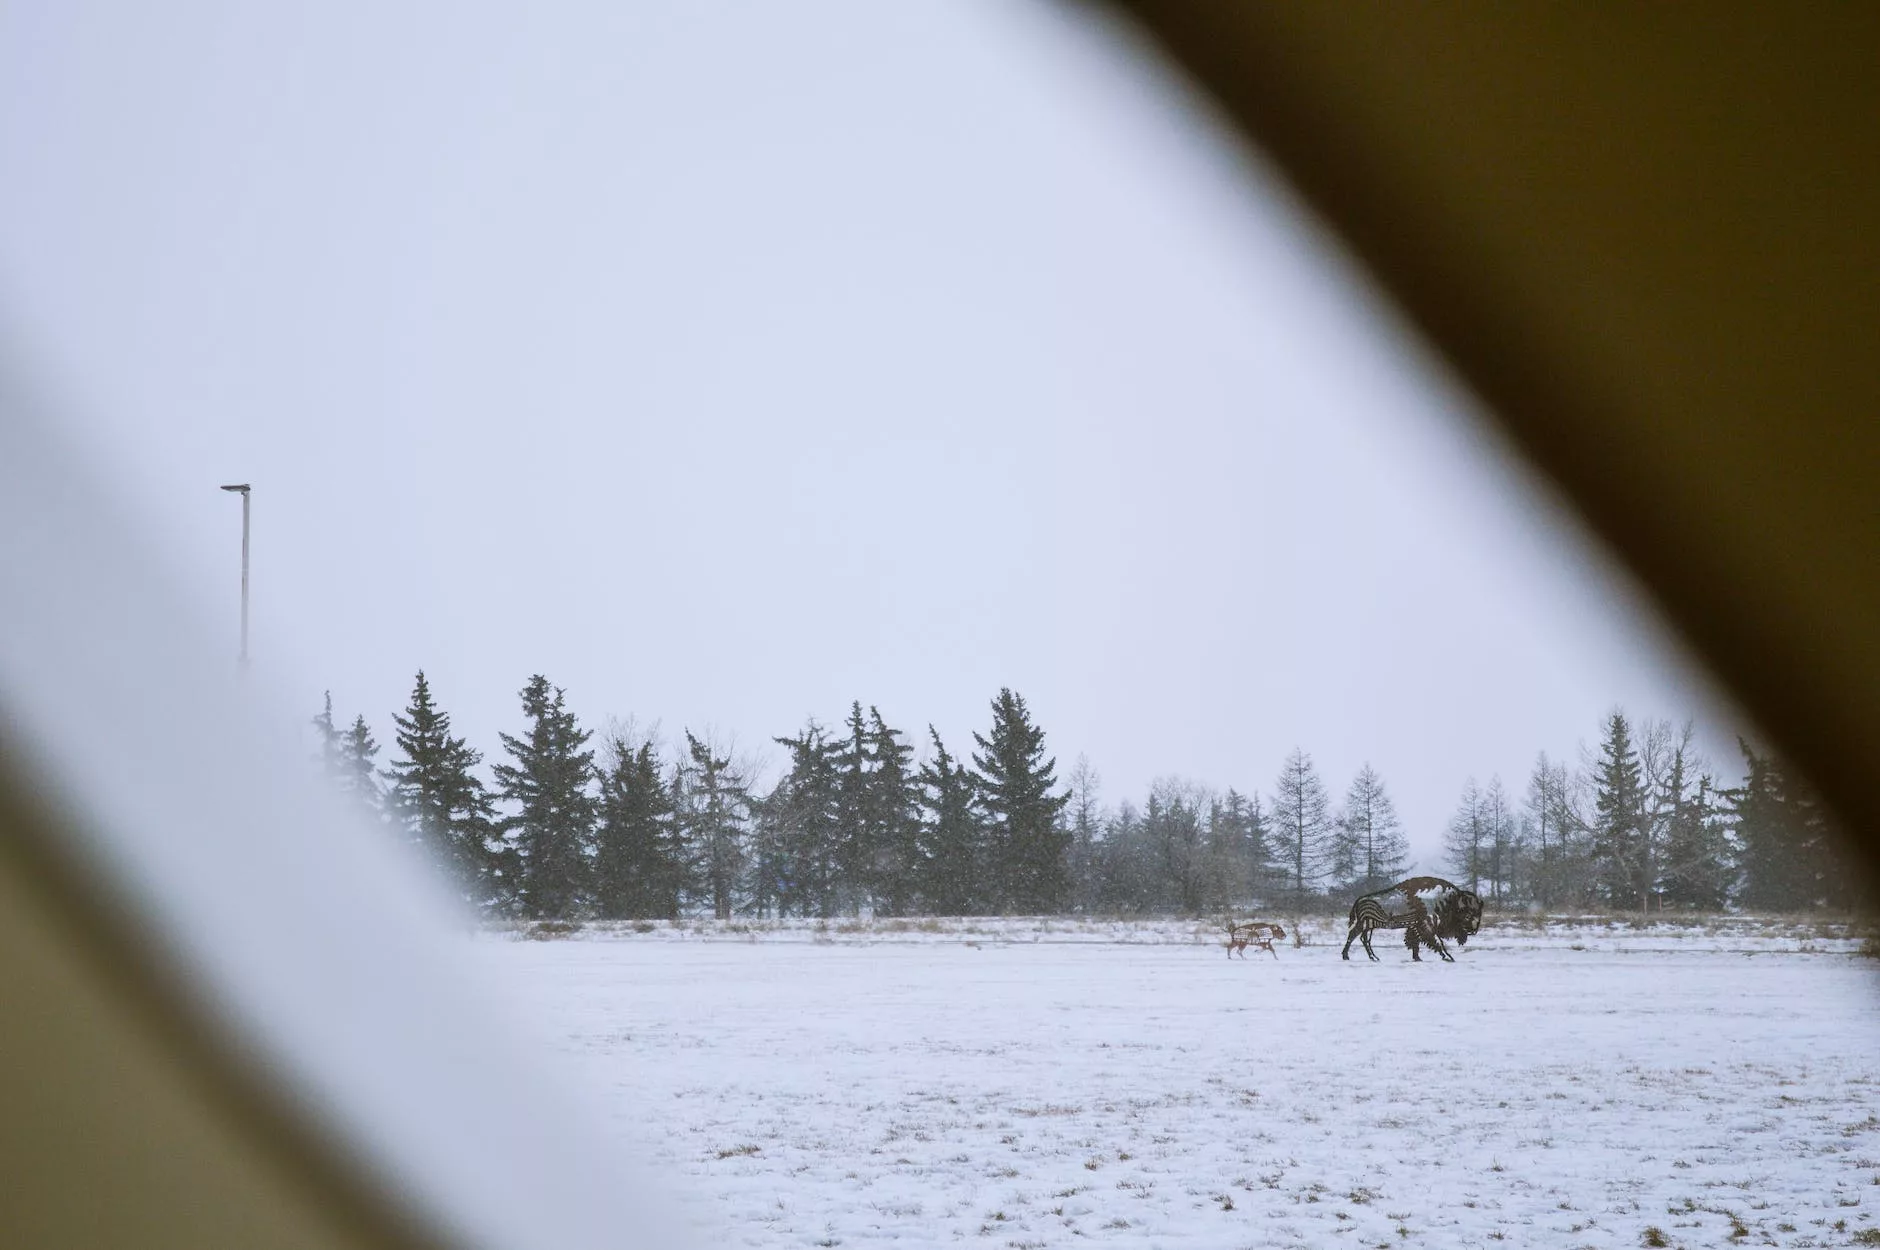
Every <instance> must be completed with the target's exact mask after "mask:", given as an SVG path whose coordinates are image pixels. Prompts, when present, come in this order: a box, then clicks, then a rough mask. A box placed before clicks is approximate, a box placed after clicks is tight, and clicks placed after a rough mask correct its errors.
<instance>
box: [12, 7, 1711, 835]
mask: <svg viewBox="0 0 1880 1250" xmlns="http://www.w3.org/2000/svg"><path fill="white" fill-rule="evenodd" d="M0 187H4V188H5V191H4V194H0V325H3V326H4V327H5V335H6V338H7V339H8V340H9V342H8V343H7V347H8V349H9V354H10V355H11V356H12V358H13V359H15V360H23V361H24V362H25V363H26V364H27V366H28V367H29V369H30V370H31V371H32V373H33V375H34V378H35V380H36V381H37V383H38V385H39V386H40V388H41V389H42V390H43V391H45V392H46V393H48V394H49V395H51V396H52V397H53V398H54V399H55V400H56V401H57V402H59V403H60V404H62V405H63V406H64V408H65V410H66V411H68V412H69V413H70V414H71V420H70V422H69V427H68V428H69V433H70V437H71V438H72V439H73V440H74V442H76V443H77V444H78V445H79V446H80V447H81V448H83V449H84V450H86V451H88V452H89V453H90V454H91V455H92V457H93V459H94V460H95V461H96V463H97V464H98V466H99V472H100V475H101V477H102V478H103V479H104V480H105V481H106V482H108V483H109V484H110V486H111V489H112V490H113V492H114V493H115V494H116V495H117V496H118V497H119V498H120V499H121V500H122V501H123V504H124V506H125V508H126V509H127V510H128V511H130V512H131V513H132V514H133V515H135V516H136V517H137V518H139V521H140V524H141V527H142V528H143V530H144V531H145V534H146V537H147V539H148V541H149V542H150V544H151V547H152V549H153V551H155V552H157V553H158V554H157V556H156V558H158V559H160V560H163V561H167V562H168V563H169V564H170V565H172V566H173V568H174V571H175V574H176V576H177V577H178V578H179V579H181V580H183V581H184V582H185V583H186V584H187V585H190V586H192V587H193V588H195V590H196V592H197V597H198V598H199V600H200V602H201V604H202V607H203V619H204V621H205V623H206V625H207V626H208V630H209V634H210V640H211V641H212V642H213V643H214V645H217V646H224V647H226V648H227V649H228V650H229V652H230V653H231V655H232V653H233V649H234V635H235V624H236V593H237V560H238V544H239V522H238V514H239V508H238V505H237V504H236V502H235V500H234V499H233V498H232V497H230V496H227V495H223V494H221V493H220V492H218V491H217V490H216V487H217V485H219V484H220V483H222V482H227V481H251V482H253V483H254V487H255V537H254V560H255V572H254V640H255V641H254V647H255V653H256V661H255V663H256V676H257V678H258V679H259V682H258V684H259V685H261V686H262V687H263V688H264V689H266V690H267V691H269V692H270V693H271V694H272V695H273V696H274V697H275V698H277V699H278V700H279V702H280V704H281V706H282V708H283V710H284V713H286V714H291V715H294V716H304V715H310V714H311V713H312V712H313V711H315V710H317V708H318V705H319V698H320V692H321V691H322V690H323V689H325V688H328V687H330V688H331V689H332V691H333V695H334V699H335V703H336V707H337V709H338V711H339V712H340V713H341V714H342V715H344V716H347V717H350V716H351V715H352V714H353V713H354V712H355V711H364V712H365V713H366V714H367V716H368V718H369V719H370V720H371V722H372V724H373V727H374V729H375V730H376V731H377V733H378V735H379V737H380V739H381V740H382V741H384V740H389V738H390V732H391V730H390V724H389V714H390V712H391V711H392V710H393V709H395V708H397V707H400V706H402V704H403V702H404V700H405V697H406V695H407V694H408V692H409V689H410V684H411V679H412V674H413V672H414V671H415V670H416V669H417V668H419V667H420V666H422V667H424V668H425V669H426V670H427V671H428V672H429V673H430V674H431V676H432V678H433V681H434V683H435V687H436V690H437V693H438V695H439V697H440V698H441V700H442V701H443V703H444V706H445V707H446V709H447V710H449V711H450V712H451V713H452V715H453V717H454V718H455V720H456V723H457V726H458V727H459V728H460V729H461V730H462V731H465V732H467V733H468V734H469V735H470V736H471V738H472V740H473V742H475V743H476V744H477V745H478V746H480V747H481V748H483V749H484V750H485V752H486V754H491V753H494V752H495V750H496V749H497V743H496V736H495V735H496V731H497V730H498V729H499V728H504V729H514V728H515V727H516V724H517V721H518V719H519V713H518V709H517V702H516V691H517V690H518V689H519V688H520V687H521V686H522V684H523V682H524V681H525V680H526V679H527V678H528V676H529V675H530V674H531V673H533V672H537V671H539V672H543V673H546V674H547V675H548V676H549V677H550V679H551V680H553V681H554V682H556V683H558V684H560V685H563V686H565V687H566V688H567V690H568V694H569V698H570V701H571V703H572V705H573V707H574V708H575V710H576V711H577V712H578V713H580V714H581V715H582V716H583V717H584V718H585V719H587V720H588V721H589V722H590V723H598V722H600V721H601V720H603V719H604V718H606V717H608V716H619V717H627V716H632V717H635V718H636V719H637V720H639V721H640V722H642V723H644V722H650V721H657V722H660V723H661V724H662V725H663V726H664V728H665V729H666V730H667V731H668V732H671V733H675V734H676V733H677V731H678V730H679V729H680V727H682V726H690V727H693V728H695V729H703V728H707V727H709V728H710V729H712V730H714V731H715V732H717V733H719V734H720V735H721V736H728V735H735V736H736V738H737V739H738V740H739V741H740V742H741V743H743V744H745V745H746V746H761V745H764V744H767V742H768V739H769V738H770V737H771V736H772V735H775V734H783V733H789V732H792V731H794V730H795V729H796V728H797V727H799V726H800V725H801V724H802V723H803V721H804V720H805V719H806V718H807V717H809V716H811V715H814V716H817V717H818V718H820V719H823V720H825V721H834V720H836V719H838V718H840V716H841V715H842V714H843V713H844V711H845V710H846V708H847V705H848V702H849V700H850V699H852V698H859V699H861V700H862V701H863V702H864V703H871V702H872V703H875V704H878V705H879V706H880V707H881V709H882V712H883V713H884V715H886V716H887V718H888V719H889V720H890V722H891V723H894V724H898V725H900V726H903V727H905V728H906V729H908V730H909V731H912V732H914V733H916V734H920V733H921V732H922V731H923V729H924V726H925V725H926V723H928V722H929V721H931V722H932V723H934V724H935V725H936V726H937V727H938V728H939V729H940V731H941V733H942V734H943V736H945V737H946V739H947V740H948V743H949V745H950V746H952V747H953V748H954V749H955V750H963V749H965V748H966V747H968V746H969V745H970V739H969V737H968V735H969V733H970V731H971V730H972V729H974V728H980V727H982V726H983V724H984V722H985V720H986V718H987V704H988V701H989V699H990V698H991V696H992V695H993V694H994V693H995V692H996V690H997V689H998V687H1000V686H1002V685H1010V686H1012V687H1014V688H1015V689H1017V690H1018V691H1019V692H1020V693H1022V694H1023V695H1025V697H1026V698H1027V699H1028V700H1029V702H1030V703H1031V705H1032V708H1033V710H1034V712H1035V713H1036V715H1037V717H1038V719H1039V720H1040V721H1041V723H1042V724H1043V725H1044V727H1045V729H1046V731H1047V734H1048V740H1049V743H1050V745H1051V747H1052V748H1053V749H1054V750H1055V751H1056V752H1057V754H1058V756H1059V759H1060V765H1061V768H1062V769H1064V770H1065V771H1068V767H1069V765H1070V763H1071V761H1072V760H1073V759H1074V758H1075V757H1076V756H1077V755H1079V754H1080V753H1082V754H1087V755H1088V756H1089V758H1090V760H1091V762H1092V764H1093V765H1094V766H1095V767H1096V768H1097V769H1098V771H1099V772H1100V773H1101V774H1102V775H1103V778H1104V782H1105V797H1106V799H1108V800H1110V801H1115V800H1117V799H1120V798H1123V797H1139V796H1140V794H1141V792H1142V791H1143V790H1144V789H1145V788H1146V786H1147V785H1148V783H1149V781H1150V780H1151V779H1152V778H1154V777H1156V776H1160V775H1163V774H1180V775H1183V776H1186V777H1190V778H1192V779H1194V780H1197V781H1201V782H1204V783H1207V784H1211V785H1215V786H1219V787H1225V786H1228V785H1234V786H1238V787H1240V788H1241V789H1243V790H1250V789H1251V790H1259V791H1262V792H1265V791H1267V790H1268V789H1269V788H1270V786H1271V783H1272V780H1273V778H1274V776H1275V775H1276V774H1277V772H1278V770H1279V767H1280V764H1281V761H1282V760H1283V758H1284V756H1285V755H1286V753H1287V751H1289V750H1290V749H1291V748H1292V747H1293V746H1294V745H1300V746H1303V747H1305V748H1306V750H1308V751H1309V752H1311V753H1312V755H1313V756H1314V758H1315V760H1316V762H1317V763H1318V765H1319V767H1320V769H1321V772H1322V774H1323V775H1324V777H1325V779H1326V782H1327V784H1328V786H1329V787H1330V788H1331V789H1332V791H1333V792H1334V794H1335V795H1336V794H1339V793H1342V791H1343V789H1344V787H1345V786H1346V784H1347V783H1348V782H1349V780H1350V778H1351V775H1352V773H1353V772H1354V771H1355V770H1356V769H1357V768H1358V766H1359V765H1360V764H1362V763H1363V762H1364V761H1366V760H1369V761H1370V762H1371V763H1373V764H1374V765H1375V766H1376V767H1377V768H1378V769H1379V770H1380V771H1381V772H1382V773H1383V775H1384V778H1385V780H1386V782H1387V784H1388V785H1389V787H1390V788H1391V789H1392V791H1393V792H1394V794H1395V796H1396V798H1397V800H1398V805H1399V808H1400V811H1401V813H1402V815H1403V816H1404V818H1405V822H1406V824H1407V826H1408V828H1409V832H1410V834H1411V837H1412V839H1413V842H1414V844H1415V845H1416V846H1417V847H1418V849H1419V850H1422V851H1426V852H1427V851H1429V850H1431V849H1432V848H1433V847H1434V846H1435V844H1436V841H1437V838H1438V836H1439V833H1440V827H1441V825H1442V823H1443V822H1444V821H1445V820H1446V819H1447V817H1448V815H1449V813H1450V811H1451V810H1452V808H1453V805H1454V803H1455V799H1456V796H1457V794H1458V792H1459V790H1460V789H1461V787H1462V784H1463V782H1464V779H1465V778H1466V777H1468V776H1471V775H1473V776H1475V777H1477V778H1479V779H1481V780H1484V781H1485V780H1486V779H1487V778H1488V777H1489V776H1490V775H1491V774H1494V773H1500V774H1501V775H1502V776H1503V778H1504V780H1505V781H1506V782H1507V783H1508V784H1509V786H1510V787H1511V789H1514V790H1516V791H1519V789H1520V788H1521V787H1522V786H1523V785H1524V784H1525V779H1526V775H1527V771H1528V769H1529V767H1530V766H1531V764H1532V761H1533V758H1534V754H1535V752H1537V751H1539V750H1542V749H1545V750H1547V751H1549V752H1550V753H1554V754H1567V755H1569V756H1571V754H1572V753H1573V752H1574V750H1575V747H1576V744H1577V743H1578V741H1579V740H1580V739H1582V738H1591V737H1593V736H1594V735H1595V734H1596V732H1597V729H1598V721H1599V719H1600V717H1601V716H1602V715H1603V714H1604V713H1605V712H1606V711H1607V710H1608V709H1610V708H1611V707H1612V706H1613V705H1614V704H1615V703H1617V704H1623V705H1625V706H1626V707H1627V708H1628V709H1629V710H1631V711H1634V712H1636V713H1639V714H1643V715H1677V716H1682V715H1684V714H1687V713H1689V712H1694V711H1699V710H1700V699H1701V698H1702V695H1701V694H1700V692H1699V690H1698V688H1697V683H1696V681H1695V680H1694V679H1693V678H1692V676H1691V675H1690V671H1689V670H1688V668H1686V667H1685V666H1684V665H1682V664H1681V663H1680V662H1678V661H1677V660H1675V659H1674V658H1672V657H1671V654H1670V652H1669V651H1668V650H1667V649H1666V648H1665V646H1664V644H1663V642H1662V641H1661V640H1660V638H1659V635H1658V634H1657V632H1656V630H1655V628H1654V627H1653V626H1652V625H1651V624H1650V622H1649V621H1648V620H1647V619H1646V618H1645V616H1644V614H1643V613H1642V612H1641V610H1640V609H1639V607H1638V603H1637V600H1636V599H1635V598H1634V597H1632V596H1631V595H1630V594H1629V593H1628V592H1626V591H1625V590H1624V589H1623V588H1622V587H1621V586H1620V585H1619V584H1618V583H1617V582H1615V581H1614V580H1613V579H1612V578H1611V577H1610V576H1609V575H1608V574H1606V573H1605V572H1604V571H1603V570H1602V569H1601V568H1600V567H1599V565H1598V562H1597V560H1596V559H1595V558H1594V557H1593V556H1592V555H1591V554H1590V552H1589V549H1588V548H1587V547H1586V546H1585V545H1584V543H1583V541H1582V540H1581V539H1580V538H1579V537H1577V535H1576V533H1575V532H1574V531H1572V530H1571V528H1570V527H1564V528H1563V526H1562V524H1561V523H1560V518H1559V515H1558V513H1557V511H1556V510H1555V509H1554V507H1553V506H1552V505H1551V504H1550V503H1549V502H1548V501H1547V500H1546V499H1545V498H1543V497H1542V496H1541V495H1539V494H1538V493H1537V492H1536V491H1535V489H1534V487H1533V485H1532V483H1531V482H1530V481H1528V480H1526V479H1525V478H1524V477H1523V476H1522V475H1521V474H1520V473H1518V472H1516V471H1512V470H1510V468H1509V467H1508V465H1507V464H1506V463H1505V462H1504V461H1503V460H1502V458H1501V457H1500V455H1499V454H1498V452H1497V450H1496V448H1495V447H1494V446H1493V445H1492V444H1491V442H1490V441H1488V439H1487V438H1486V436H1485V435H1484V434H1483V432H1482V430H1481V429H1480V427H1478V426H1477V425H1476V424H1475V423H1474V422H1473V421H1472V419H1471V418H1470V417H1469V415H1468V413H1467V411H1466V408H1465V406H1464V404H1463V403H1462V401H1461V400H1459V398H1458V397H1457V396H1456V394H1455V393H1454V392H1453V391H1452V390H1450V389H1449V388H1447V386H1446V385H1445V384H1444V383H1443V382H1442V381H1441V380H1440V379H1439V378H1438V377H1436V376H1435V375H1434V374H1433V373H1432V372H1431V370H1430V369H1429V367H1428V365H1427V363H1426V362H1425V361H1423V360H1421V359H1419V358H1418V356H1417V355H1416V353H1415V351H1414V350H1413V349H1412V348H1410V347H1409V346H1407V345H1406V343H1405V342H1404V340H1403V339H1402V337H1401V336H1400V335H1399V334H1398V333H1397V332H1396V331H1395V330H1394V329H1393V328H1392V327H1391V325H1390V324H1389V322H1388V321H1387V319H1386V318H1385V317H1384V316H1383V315H1382V314H1381V313H1380V312H1379V309H1378V306H1377V305H1376V303H1375V301H1374V299H1373V297H1372V296H1371V295H1370V294H1368V293H1367V292H1366V291H1365V290H1363V289H1361V288H1360V287H1358V286H1357V285H1355V284H1354V283H1353V282H1352V281H1351V280H1350V276H1349V272H1348V271H1347V270H1345V269H1344V268H1343V267H1342V262H1340V261H1338V260H1337V259H1336V258H1335V256H1334V255H1333V254H1332V252H1331V251H1330V250H1329V249H1328V248H1327V246H1326V245H1325V242H1324V240H1323V239H1322V238H1321V237H1319V236H1318V235H1317V233H1316V232H1315V230H1314V228H1313V227H1311V226H1310V225H1309V224H1307V223H1304V222H1303V221H1302V220H1301V219H1300V218H1299V216H1298V214H1297V213H1296V211H1295V210H1294V209H1293V208H1291V207H1290V206H1289V205H1288V203H1287V201H1286V198H1285V196H1284V194H1283V193H1281V192H1280V191H1278V190H1277V189H1276V187H1275V184H1274V183H1273V182H1272V180H1271V178H1270V176H1269V175H1268V174H1267V173H1266V172H1264V171H1263V170H1262V169H1261V168H1260V167H1259V166H1258V165H1257V162H1255V161H1253V160H1251V159H1249V158H1248V157H1247V156H1246V155H1245V154H1243V153H1240V152H1238V151H1236V150H1234V149H1233V148H1232V147H1231V146H1230V145H1228V144H1227V143H1225V142H1224V141H1223V140H1222V138H1221V136H1220V135H1219V133H1218V132H1217V131H1216V130H1215V129H1214V128H1213V127H1212V125H1211V123H1210V122H1209V121H1208V120H1207V118H1206V117H1205V116H1204V115H1203V114H1202V113H1200V112H1198V111H1197V110H1196V109H1195V107H1194V104H1193V101H1191V100H1189V99H1187V98H1185V97H1184V95H1183V94H1182V91H1181V89H1180V87H1179V86H1178V85H1177V84H1176V83H1175V82H1174V80H1173V79H1171V78H1170V77H1169V76H1168V75H1167V73H1166V72H1165V71H1164V70H1162V69H1161V68H1160V67H1159V66H1157V65H1155V64H1152V63H1149V62H1146V61H1143V60H1140V59H1137V58H1135V57H1133V56H1132V53H1131V52H1130V50H1129V47H1128V45H1127V42H1126V41H1124V40H1121V39H1119V38H1117V37H1115V34H1114V32H1111V31H1106V30H1104V29H1100V28H1097V27H1095V26H1093V25H1091V24H1090V22H1089V21H1088V18H1087V15H1083V14H1080V13H1076V12H1071V11H1068V10H1059V9H1055V8H1049V7H1044V6H1041V5H1038V4H1028V3H1025V4H1022V3H1003V4H991V3H985V4H968V3H938V2H936V3H923V4H915V3H905V4H899V3H898V4H892V5H888V4H878V3H867V2H860V0H858V2H856V3H847V4H822V5H817V6H809V5H787V6H786V5H755V4H752V5H732V4H722V5H703V4H692V3H678V2H674V3H668V4H656V5H651V4H635V5H623V4H618V3H603V2H600V0H596V2H595V3H588V4H579V3H563V4H542V5H534V6H529V7H528V8H527V9H526V10H523V9H517V8H515V7H514V6H498V5H466V4H448V5H447V4H442V3H436V4H417V5H374V6H365V5H301V6H258V5H247V4H241V3H227V4H219V3H188V2H183V3H177V4H173V5H164V6H148V5H136V4H129V3H125V4H99V3H88V2H77V3H59V4H51V3H17V2H14V0H0ZM923 736H924V735H923ZM1710 741H1711V745H1712V748H1713V750H1714V751H1715V753H1716V754H1718V755H1720V756H1725V758H1723V759H1722V760H1720V762H1721V763H1722V764H1724V766H1725V768H1726V771H1729V772H1730V773H1731V774H1732V775H1734V770H1735V760H1734V758H1729V757H1728V754H1727V752H1726V751H1725V750H1724V749H1723V748H1724V744H1727V743H1728V742H1729V737H1728V732H1727V730H1719V731H1718V732H1714V733H1712V734H1711V735H1710ZM1429 862H1432V863H1433V860H1432V861H1429Z"/></svg>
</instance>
